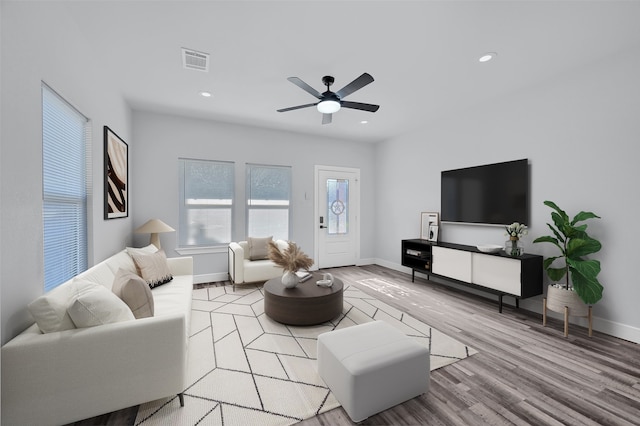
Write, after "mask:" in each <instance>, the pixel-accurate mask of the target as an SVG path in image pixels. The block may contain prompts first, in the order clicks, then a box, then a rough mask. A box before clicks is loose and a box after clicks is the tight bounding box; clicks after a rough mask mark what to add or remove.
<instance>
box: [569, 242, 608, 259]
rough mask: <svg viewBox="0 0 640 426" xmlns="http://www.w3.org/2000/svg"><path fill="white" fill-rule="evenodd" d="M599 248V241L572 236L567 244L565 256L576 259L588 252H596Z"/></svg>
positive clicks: (600, 246) (600, 245)
mask: <svg viewBox="0 0 640 426" xmlns="http://www.w3.org/2000/svg"><path fill="white" fill-rule="evenodd" d="M601 248H602V244H600V241H598V240H594V239H593V238H590V237H587V238H586V239H582V238H572V239H571V240H569V243H568V244H567V257H569V258H572V259H577V258H579V257H582V256H586V255H588V254H592V253H596V252H598V251H600V249H601Z"/></svg>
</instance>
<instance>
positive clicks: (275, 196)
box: [246, 164, 291, 240]
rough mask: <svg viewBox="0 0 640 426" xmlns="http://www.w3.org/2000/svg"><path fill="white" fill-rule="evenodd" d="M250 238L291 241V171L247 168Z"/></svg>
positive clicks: (248, 227)
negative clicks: (270, 237)
mask: <svg viewBox="0 0 640 426" xmlns="http://www.w3.org/2000/svg"><path fill="white" fill-rule="evenodd" d="M246 195H247V237H268V236H273V238H274V239H282V240H288V239H289V226H290V220H289V218H290V216H291V167H287V166H268V165H260V164H247V190H246Z"/></svg>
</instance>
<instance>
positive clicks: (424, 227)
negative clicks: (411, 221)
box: [420, 212, 440, 242]
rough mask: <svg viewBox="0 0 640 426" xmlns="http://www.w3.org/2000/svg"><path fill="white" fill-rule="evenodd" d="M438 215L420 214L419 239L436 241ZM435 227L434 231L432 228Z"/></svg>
mask: <svg viewBox="0 0 640 426" xmlns="http://www.w3.org/2000/svg"><path fill="white" fill-rule="evenodd" d="M439 225H440V214H439V213H437V212H422V213H420V238H421V239H423V240H429V241H434V242H436V241H438V226H439ZM433 226H435V229H432V227H433Z"/></svg>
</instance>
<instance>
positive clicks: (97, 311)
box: [67, 287, 135, 328]
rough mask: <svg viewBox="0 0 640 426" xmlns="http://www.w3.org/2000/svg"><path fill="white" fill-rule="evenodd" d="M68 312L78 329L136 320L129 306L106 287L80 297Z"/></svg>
mask: <svg viewBox="0 0 640 426" xmlns="http://www.w3.org/2000/svg"><path fill="white" fill-rule="evenodd" d="M67 311H68V312H69V316H70V317H71V319H72V320H73V323H74V324H75V325H76V327H77V328H85V327H95V326H97V325H104V324H111V323H114V322H120V321H129V320H133V319H135V317H134V316H133V313H132V312H131V309H129V307H128V306H127V304H126V303H124V302H123V301H122V300H120V298H119V297H118V296H116V295H115V294H113V293H112V292H110V291H109V290H107V289H106V288H104V287H101V288H100V289H95V290H94V291H91V292H88V293H86V294H83V295H81V296H79V297H78V298H77V299H76V300H75V301H74V302H73V303H72V304H71V306H70V307H69V308H68V309H67Z"/></svg>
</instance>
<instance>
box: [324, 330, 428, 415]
mask: <svg viewBox="0 0 640 426" xmlns="http://www.w3.org/2000/svg"><path fill="white" fill-rule="evenodd" d="M318 373H319V374H320V377H322V380H324V382H325V383H326V384H327V386H329V389H331V392H333V394H334V395H335V397H336V399H337V400H338V401H339V402H340V403H341V404H342V406H343V407H344V409H345V411H346V412H347V414H349V417H351V420H353V421H354V422H359V421H362V420H364V419H366V418H367V417H369V416H372V415H373V414H376V413H379V412H380V411H383V410H386V409H387V408H390V407H393V406H394V405H397V404H400V403H401V402H404V401H407V400H409V399H411V398H414V397H416V396H418V395H421V394H423V393H425V392H427V391H428V390H429V350H428V349H427V348H426V347H424V346H421V345H420V344H418V343H417V342H415V341H414V340H413V339H411V338H410V337H407V336H406V335H404V334H403V333H401V332H400V331H398V330H396V329H395V328H393V327H392V326H391V325H389V324H387V323H386V322H384V321H374V322H370V323H366V324H361V325H356V326H354V327H349V328H345V329H342V330H335V331H330V332H328V333H323V334H321V335H319V336H318Z"/></svg>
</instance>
